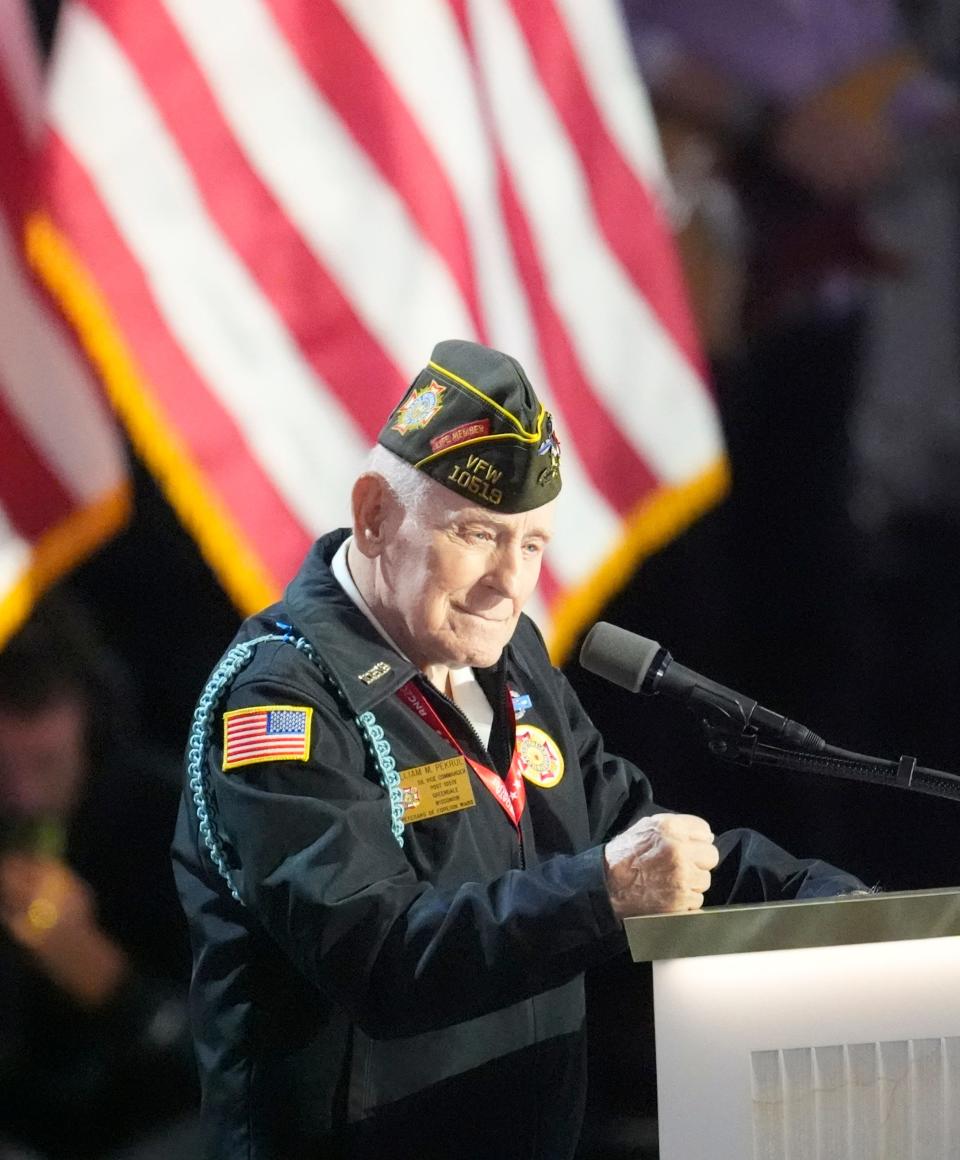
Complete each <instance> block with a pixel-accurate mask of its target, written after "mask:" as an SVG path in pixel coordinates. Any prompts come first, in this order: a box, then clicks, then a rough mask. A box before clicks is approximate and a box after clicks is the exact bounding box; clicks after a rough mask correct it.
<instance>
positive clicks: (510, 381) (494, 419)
mask: <svg viewBox="0 0 960 1160" xmlns="http://www.w3.org/2000/svg"><path fill="white" fill-rule="evenodd" d="M379 442H380V443H382V444H383V446H384V447H386V448H387V449H388V450H389V451H392V452H393V453H394V454H395V455H399V456H400V458H401V459H405V460H406V461H407V462H408V463H412V464H413V466H414V467H416V468H417V469H418V470H419V471H423V472H425V473H426V474H427V475H429V476H430V477H431V478H432V479H435V480H436V481H437V483H442V484H443V486H444V487H448V488H450V490H451V491H454V492H457V494H459V495H462V496H464V497H465V498H466V499H469V500H471V501H472V502H473V503H477V504H480V505H482V506H483V507H488V508H493V509H495V510H496V511H501V512H526V511H531V510H532V509H533V508H538V507H540V506H541V505H542V504H545V503H548V502H549V501H550V500H552V499H554V498H555V496H557V495H558V494H559V492H560V442H559V440H558V439H557V436H556V433H555V432H554V430H553V420H552V419H551V418H550V414H549V412H548V411H546V410H545V409H544V406H543V404H542V403H541V402H540V400H539V399H538V398H537V396H536V394H535V393H534V390H533V387H531V386H530V382H529V380H528V379H527V376H526V375H525V374H524V371H523V367H521V366H520V364H519V363H518V362H517V360H516V359H513V358H510V356H509V355H506V354H501V353H500V351H498V350H491V349H490V348H489V347H486V346H480V345H479V344H478V343H475V342H464V341H462V340H460V339H451V340H448V341H446V342H438V343H437V345H436V346H435V347H434V348H433V354H432V355H431V357H430V361H429V362H428V363H427V365H426V366H425V367H424V369H423V370H422V371H421V372H420V373H419V374H418V375H417V377H416V378H415V379H414V380H413V383H412V384H411V386H410V389H409V390H408V391H407V393H406V394H405V395H404V397H403V399H402V400H401V402H400V404H399V406H398V407H397V408H396V409H395V410H394V412H393V413H392V414H391V416H390V418H389V419H388V420H387V422H386V425H385V426H384V428H383V430H382V431H381V432H380V437H379Z"/></svg>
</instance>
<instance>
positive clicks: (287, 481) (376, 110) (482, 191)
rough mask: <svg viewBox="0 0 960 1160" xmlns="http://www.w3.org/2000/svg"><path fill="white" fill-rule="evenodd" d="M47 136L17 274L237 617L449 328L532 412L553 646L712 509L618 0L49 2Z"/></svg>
mask: <svg viewBox="0 0 960 1160" xmlns="http://www.w3.org/2000/svg"><path fill="white" fill-rule="evenodd" d="M48 123H49V128H50V138H49V146H48V149H47V152H46V165H45V173H44V210H43V212H42V213H39V214H37V215H35V216H34V217H33V218H32V221H31V229H30V238H31V249H32V254H33V258H34V261H35V263H36V266H37V268H38V269H39V270H40V271H41V273H42V276H43V277H44V278H45V280H46V281H47V283H48V285H49V286H50V287H51V289H52V291H53V292H54V293H55V294H56V295H57V297H58V298H59V299H60V301H61V302H62V304H63V307H64V309H65V311H66V313H67V314H68V315H69V316H70V317H71V318H72V320H73V322H74V323H75V325H76V327H77V329H78V331H79V333H80V335H81V336H82V338H83V341H84V343H85V344H86V346H87V348H88V350H89V351H90V352H91V355H92V357H93V360H94V362H95V363H96V365H97V366H98V367H99V369H100V372H101V374H102V376H103V379H104V382H105V384H106V386H107V389H108V390H109V392H110V394H111V396H112V398H113V401H114V403H115V405H116V408H117V410H118V412H119V413H120V415H121V416H122V417H123V418H124V420H125V422H126V424H127V426H128V428H129V431H130V433H131V436H132V438H133V441H134V443H135V445H136V446H137V448H138V450H139V452H140V454H141V455H142V457H143V458H144V460H145V461H146V462H147V463H148V464H150V465H151V466H152V468H153V470H154V472H155V473H156V475H157V476H158V478H159V479H160V481H161V483H162V484H163V486H164V487H165V489H166V492H167V495H168V496H169V498H170V500H171V502H172V503H173V505H174V506H175V508H176V509H177V510H178V512H179V514H180V516H181V518H182V520H183V521H184V523H185V524H186V526H187V527H188V528H189V529H190V530H191V531H192V532H193V534H194V536H195V538H196V539H197V541H198V543H199V545H200V547H201V549H202V551H203V552H204V554H205V556H206V558H207V559H208V561H209V562H210V564H211V565H212V567H213V568H214V569H215V571H216V572H217V573H218V575H219V576H220V577H221V579H222V582H223V584H224V585H225V587H226V588H227V590H228V591H229V592H230V593H231V594H232V596H233V597H234V599H235V601H236V603H237V605H238V606H239V607H240V608H241V610H243V611H250V610H253V609H254V608H257V607H260V606H262V605H264V604H266V603H268V602H269V601H270V600H272V599H274V598H275V597H276V595H277V594H278V592H279V591H281V590H282V588H283V586H284V585H285V583H286V582H287V581H288V580H289V578H290V577H291V575H292V574H293V572H294V571H295V569H296V568H297V566H298V564H299V562H300V560H301V559H302V557H303V555H304V553H305V551H306V549H307V548H308V546H309V544H310V542H311V541H312V540H313V538H314V537H315V536H316V535H317V534H318V533H321V532H323V531H326V530H328V529H330V528H332V527H335V526H337V525H338V524H342V523H344V522H347V521H348V518H349V508H348V495H349V488H350V484H351V482H352V480H353V478H354V477H355V475H356V472H357V469H358V468H359V466H360V464H361V463H362V462H363V459H364V456H365V453H366V450H367V448H368V447H369V446H370V445H371V444H372V442H373V441H374V439H375V437H376V434H377V431H378V430H379V428H380V426H381V424H382V422H383V420H384V418H385V416H386V415H387V413H388V412H389V410H390V409H391V407H392V406H394V405H395V403H396V402H397V401H398V399H399V398H400V397H401V395H402V393H403V391H404V389H405V387H406V385H407V384H408V383H409V381H410V380H411V379H412V378H413V376H414V374H415V373H416V372H417V371H418V370H419V369H420V368H421V367H422V366H423V365H424V364H425V362H426V361H427V359H428V357H429V354H430V351H431V350H432V349H433V346H434V344H435V343H436V342H437V341H438V340H440V339H444V338H466V339H473V340H477V341H480V342H484V343H486V344H488V345H490V346H494V347H496V348H498V349H500V350H504V351H506V352H507V353H509V354H511V355H513V356H515V357H516V358H518V359H519V361H520V362H521V363H522V364H523V366H524V367H525V369H526V371H527V373H528V375H529V376H530V378H531V381H532V382H533V383H534V384H535V386H536V388H537V390H538V393H540V394H541V396H542V397H543V399H544V402H545V404H546V405H547V407H548V408H549V410H550V411H551V412H552V413H553V415H554V417H555V420H556V424H557V430H558V433H559V435H560V438H561V439H562V441H563V448H564V460H563V471H564V480H565V496H564V498H563V499H562V500H561V503H560V505H559V507H560V511H559V527H558V529H557V534H556V536H555V539H554V542H553V543H552V544H551V549H550V553H549V556H548V564H547V567H546V568H545V570H544V575H543V580H542V583H541V588H540V592H539V594H538V601H539V603H538V604H537V605H536V607H535V608H534V609H533V611H534V614H535V615H536V616H537V618H538V619H539V620H540V622H541V624H542V625H543V627H544V629H545V631H546V633H547V637H548V640H549V641H550V642H551V643H552V646H553V651H554V655H555V656H558V657H559V656H561V655H562V654H563V652H564V651H565V650H566V649H567V648H569V646H570V645H571V644H572V643H573V642H574V641H575V639H576V637H577V635H578V633H579V631H580V629H581V628H582V627H583V626H584V624H585V623H587V622H588V621H589V620H590V619H592V618H593V617H594V616H595V614H596V613H597V612H598V611H599V610H600V609H601V608H602V606H603V604H604V603H605V601H606V600H607V599H608V598H609V596H611V595H612V594H613V592H614V591H615V590H616V589H617V588H618V587H619V586H620V585H621V584H622V583H623V582H624V581H625V580H627V579H628V578H629V576H630V575H631V573H632V571H633V569H634V567H635V566H636V564H637V562H638V561H639V560H640V559H641V558H642V557H643V556H644V555H645V554H646V553H648V552H649V551H651V550H653V549H654V548H656V547H658V546H659V545H660V544H662V543H663V542H664V541H665V540H667V539H668V538H670V536H672V535H673V534H675V533H676V532H677V531H678V530H679V529H680V528H682V527H683V526H684V525H685V523H687V522H688V521H689V520H691V519H692V518H693V517H694V516H695V515H696V514H698V513H699V512H700V511H701V510H703V509H704V508H705V507H707V506H708V505H709V504H710V503H712V502H713V501H714V500H715V499H716V498H717V497H718V496H719V495H720V494H721V493H722V491H723V488H724V486H725V481H726V466H725V459H724V456H723V448H722V442H721V436H720V431H719V425H718V421H717V417H716V413H715V409H714V405H713V400H712V398H711V395H710V392H709V390H708V389H707V387H706V386H705V383H704V378H703V369H702V364H701V358H700V353H699V350H698V345H697V340H696V336H695V334H694V330H693V326H692V323H691V317H690V314H689V311H688V309H687V305H686V301H685V297H684V292H683V287H682V284H681V279H680V275H679V270H678V265H677V261H676V258H675V254H674V250H673V246H672V241H671V238H670V234H669V229H668V226H667V223H666V219H665V213H664V200H665V189H666V185H665V179H664V171H663V165H662V158H661V154H660V150H659V146H658V142H657V138H656V133H655V130H654V127H653V122H652V118H651V116H650V110H649V108H648V104H647V100H646V97H645V93H644V90H643V87H642V84H641V81H640V78H639V76H638V74H637V72H636V68H635V63H634V60H633V58H632V55H631V52H630V48H629V44H628V41H627V37H626V33H625V30H624V27H623V22H622V17H621V13H620V11H619V8H618V7H617V5H616V3H615V2H614V0H590V2H589V3H585V2H584V0H404V2H403V3H395V2H391V0H203V2H202V3H197V0H163V2H161V0H67V2H66V4H65V7H64V9H63V11H62V14H61V24H60V29H59V34H58V45H57V51H56V58H55V63H54V68H53V72H52V82H51V86H50V93H49V121H48Z"/></svg>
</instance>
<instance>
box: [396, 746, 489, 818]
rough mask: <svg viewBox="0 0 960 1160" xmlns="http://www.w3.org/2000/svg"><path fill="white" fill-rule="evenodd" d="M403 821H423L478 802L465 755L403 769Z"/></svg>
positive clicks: (401, 787) (401, 778)
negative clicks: (474, 795) (475, 798)
mask: <svg viewBox="0 0 960 1160" xmlns="http://www.w3.org/2000/svg"><path fill="white" fill-rule="evenodd" d="M400 792H401V793H402V795H403V806H404V810H403V821H404V824H406V823H407V822H420V821H423V820H424V819H425V818H438V817H440V816H441V815H442V814H452V813H454V812H455V811H456V810H466V809H469V808H470V807H471V806H473V805H476V802H475V800H474V797H473V787H472V786H471V784H470V773H469V771H468V770H467V763H466V762H465V761H464V759H463V758H462V757H448V758H446V760H444V761H432V762H431V763H430V764H429V765H415V766H413V768H411V769H404V770H401V772H400Z"/></svg>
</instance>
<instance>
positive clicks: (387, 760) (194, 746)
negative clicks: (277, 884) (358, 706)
mask: <svg viewBox="0 0 960 1160" xmlns="http://www.w3.org/2000/svg"><path fill="white" fill-rule="evenodd" d="M269 641H283V642H286V643H287V644H292V645H293V646H294V647H295V648H297V649H299V650H300V652H302V653H303V654H304V656H306V657H307V658H308V660H310V661H311V662H312V664H313V665H314V666H315V667H316V668H317V671H318V672H319V674H320V678H321V680H322V681H323V683H324V684H325V685H326V686H327V688H329V689H330V690H331V691H332V692H333V693H334V694H335V695H336V696H337V698H338V699H342V696H343V694H342V691H341V690H340V687H339V686H338V685H337V683H336V682H335V681H334V679H333V677H331V676H330V674H329V673H328V672H327V670H326V668H324V666H323V663H322V661H321V660H320V658H319V657H318V656H317V654H316V652H315V650H314V648H313V646H312V645H311V644H310V642H309V641H308V640H305V639H304V638H303V637H302V636H301V637H294V636H292V635H291V634H290V633H286V634H284V635H282V636H281V635H278V634H275V633H267V634H265V635H264V636H258V637H256V638H255V639H253V640H247V641H241V642H240V643H239V644H236V645H234V646H233V648H231V649H230V651H229V652H228V653H227V654H226V655H225V656H224V658H223V660H221V662H220V663H219V664H218V665H217V667H216V668H215V669H214V671H213V673H212V674H211V676H210V679H209V680H208V681H207V683H206V685H205V686H204V689H203V692H202V693H201V694H200V699H199V700H198V701H197V707H196V709H194V712H193V723H192V725H191V727H190V738H189V741H188V743H187V773H188V775H189V777H188V782H187V784H188V785H189V787H190V792H191V794H192V796H193V803H194V807H195V809H196V812H197V820H198V823H199V827H200V836H201V837H202V839H203V843H204V845H205V846H206V847H207V850H208V851H209V854H210V860H211V861H212V862H213V864H214V866H216V868H217V872H218V873H219V875H220V877H221V878H223V880H224V881H225V882H226V884H227V886H229V888H230V893H231V895H232V896H233V897H234V898H235V899H236V900H237V902H241V901H242V899H241V898H240V894H239V892H238V890H237V887H236V884H235V883H234V881H233V875H232V874H231V873H230V867H229V866H228V864H227V859H226V856H225V854H224V852H223V844H222V842H221V840H220V833H219V830H218V828H217V808H216V805H215V802H214V798H213V796H212V795H211V793H210V786H209V782H208V778H207V760H206V758H207V751H208V749H209V748H210V738H211V736H212V734H213V722H214V719H215V718H216V714H217V709H218V708H219V706H220V704H221V702H222V701H223V700H224V699H225V698H226V696H227V693H228V692H229V691H230V687H231V686H232V684H233V682H234V681H235V680H236V678H237V676H238V675H239V674H240V673H241V672H242V671H243V670H244V669H245V668H246V667H247V665H248V664H249V663H250V661H251V659H252V658H253V653H254V650H255V648H256V646H257V645H258V644H264V643H266V642H269ZM354 720H355V722H356V725H357V728H358V729H359V730H360V732H361V733H362V735H363V737H364V740H365V741H366V746H367V749H368V751H369V753H370V755H371V756H372V757H373V760H374V762H375V763H376V766H377V768H378V769H379V771H380V782H381V784H382V785H383V788H384V789H385V790H386V791H387V793H388V794H389V796H390V824H391V829H392V830H393V836H394V837H395V838H396V840H397V843H398V844H399V845H400V846H402V845H403V797H402V794H401V792H400V775H399V774H398V773H397V763H396V760H395V759H394V757H393V755H392V753H391V752H390V742H389V741H387V739H386V737H385V736H384V732H383V729H382V728H381V726H380V725H378V724H377V719H376V717H375V716H374V714H373V713H371V712H366V713H362V714H360V715H359V716H358V717H355V718H354Z"/></svg>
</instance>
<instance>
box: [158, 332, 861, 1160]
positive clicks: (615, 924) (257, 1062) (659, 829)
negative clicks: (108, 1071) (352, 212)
mask: <svg viewBox="0 0 960 1160" xmlns="http://www.w3.org/2000/svg"><path fill="white" fill-rule="evenodd" d="M560 464H561V455H560V444H559V441H558V437H557V434H556V432H555V431H554V429H553V424H552V421H551V418H550V415H549V414H548V413H547V412H546V411H545V409H544V407H543V405H542V404H541V403H540V402H539V400H538V399H537V396H536V395H535V393H534V391H533V389H532V387H531V385H530V383H529V382H528V381H527V378H526V375H525V374H524V372H523V370H522V368H521V367H520V366H519V364H518V363H517V362H516V361H515V360H514V359H512V358H509V357H508V356H506V355H504V354H501V353H499V352H497V351H493V350H489V349H487V348H485V347H482V346H478V345H475V344H473V343H469V342H460V341H449V342H441V343H440V344H439V345H438V346H437V347H436V348H435V349H434V351H433V356H432V358H431V360H430V362H429V364H428V365H427V367H426V368H425V369H424V370H423V371H422V372H421V373H420V374H419V375H418V376H417V378H416V379H415V380H414V383H413V385H412V386H411V388H410V389H409V391H408V392H407V394H406V395H405V396H404V398H403V399H402V400H401V402H400V403H399V405H398V406H397V408H396V409H395V410H394V411H393V413H392V414H391V415H390V417H389V419H388V420H387V422H386V425H385V426H384V428H383V431H382V432H381V435H380V439H379V445H378V446H377V447H376V448H375V449H374V451H373V452H372V454H371V457H370V460H369V463H368V465H367V469H366V470H365V471H364V472H363V474H362V475H361V476H360V478H359V479H358V480H357V482H356V484H355V486H354V489H353V529H352V534H351V533H350V532H348V531H347V530H341V531H337V532H333V533H332V534H330V535H327V536H324V537H323V538H322V539H321V540H319V541H318V543H317V544H316V545H315V546H314V548H313V549H312V551H311V553H310V554H309V556H308V557H307V559H306V561H305V563H304V565H303V567H302V569H301V571H300V573H299V574H298V576H297V577H296V579H295V580H294V581H293V582H292V584H291V585H290V587H289V588H288V589H287V592H286V595H285V597H284V599H283V601H282V602H281V603H279V604H277V605H275V606H273V607H271V608H268V609H267V610H266V611H264V612H263V613H262V614H260V615H258V616H255V617H252V618H251V619H250V620H249V621H248V622H247V623H246V624H245V625H244V627H243V628H242V630H241V632H240V634H239V636H238V638H237V641H236V642H235V644H234V646H233V648H232V649H231V650H230V651H229V652H228V653H227V654H226V656H225V659H224V661H223V662H222V664H221V665H220V666H219V667H218V669H217V670H216V672H215V673H214V675H213V677H212V678H211V681H210V683H209V684H208V686H207V688H206V690H205V691H204V695H203V697H202V698H201V701H200V705H199V707H198V712H197V718H196V724H195V727H194V731H193V735H192V737H191V742H190V748H189V760H188V779H189V785H188V789H187V792H186V793H185V795H184V804H183V809H182V811H181V816H180V822H179V826H178V832H177V837H176V840H175V845H174V858H175V864H176V872H177V879H178V883H179V888H180V892H181V896H182V899H183V904H184V907H185V909H186V912H187V915H188V917H189V920H190V923H191V927H192V933H193V942H194V948H195V968H194V977H193V992H192V1005H193V1019H194V1030H195V1036H196V1041H197V1051H198V1058H199V1063H200V1071H201V1078H202V1081H203V1087H204V1109H203V1110H204V1116H205V1119H206V1124H207V1130H208V1133H209V1139H210V1144H209V1155H210V1156H211V1157H217V1158H231V1160H232V1158H234V1157H243V1158H244V1160H267V1158H269V1160H298V1158H300V1157H304V1158H306V1157H310V1158H319V1157H324V1158H330V1157H363V1158H364V1160H371V1158H376V1157H391V1158H404V1157H411V1158H412V1157H416V1158H417V1160H428V1158H430V1157H438V1158H439V1157H444V1158H449V1160H454V1158H455V1160H465V1158H477V1160H479V1158H481V1157H482V1158H483V1160H509V1158H512V1157H517V1158H519V1157H524V1158H527V1160H531V1158H544V1160H547V1158H548V1160H561V1158H563V1157H569V1156H572V1155H573V1153H574V1150H575V1147H576V1142H577V1135H578V1130H579V1124H580V1118H581V1114H582V1104H583V1096H584V1052H583V1048H584V1044H583V1020H584V1001H583V985H582V974H583V971H584V970H585V969H586V968H587V967H589V966H590V965H591V964H594V963H597V962H599V961H600V960H602V959H604V958H605V957H607V956H609V955H610V954H612V953H614V952H616V951H618V950H622V949H623V946H624V935H623V929H622V923H621V920H622V919H623V918H624V917H625V916H627V915H634V914H646V913H654V912H665V911H674V910H692V909H695V908H697V907H699V906H701V905H702V903H703V896H704V892H705V891H706V890H707V888H708V886H709V884H710V878H711V870H713V868H714V867H715V865H716V864H717V860H718V850H717V846H716V845H715V844H714V841H713V835H712V833H711V832H710V829H709V827H708V825H707V823H706V822H704V821H702V820H701V819H699V818H696V817H692V816H684V815H678V814H664V813H662V812H658V810H657V808H656V807H655V806H654V805H653V802H652V796H651V789H650V784H649V782H648V781H647V779H646V777H645V776H644V775H643V774H642V773H641V772H640V770H638V769H636V768H635V767H634V766H633V765H631V764H630V763H629V762H628V761H625V760H623V759H621V758H617V757H613V756H610V755H608V754H607V753H605V752H604V747H603V741H602V738H601V737H600V736H599V735H598V733H597V731H596V729H595V728H594V727H593V726H592V724H591V722H590V720H589V718H588V717H587V715H586V713H585V712H584V710H583V709H582V708H581V706H580V704H579V703H578V701H577V698H576V696H575V695H574V693H573V691H572V689H571V688H570V686H569V684H568V683H567V682H566V680H565V679H564V677H563V676H562V675H561V674H560V673H559V672H558V671H557V670H556V669H555V668H554V667H553V666H552V665H551V663H550V661H549V659H548V657H547V654H546V651H545V649H544V645H543V641H542V639H541V637H540V634H539V632H538V631H537V628H536V626H535V625H534V624H533V623H532V622H531V621H530V620H529V619H528V618H527V617H525V616H524V615H523V612H522V610H523V606H524V603H525V602H526V601H527V600H528V598H529V597H530V594H531V593H532V592H533V590H534V587H535V585H536V583H537V577H538V575H539V572H540V566H541V562H542V560H543V554H544V551H545V550H546V548H547V544H548V541H549V539H550V532H551V525H552V522H553V512H554V506H555V504H556V502H557V496H558V494H559V492H560V484H561V479H560V470H561V468H560ZM754 838H756V839H757V841H754V840H753V839H754ZM721 845H723V846H724V848H726V847H733V846H736V847H737V849H738V851H739V853H740V855H741V858H740V863H739V865H738V868H737V870H736V872H735V874H734V875H733V877H732V878H731V880H734V879H735V880H737V881H740V882H743V881H745V880H747V879H751V880H754V881H763V882H764V883H765V886H766V889H768V890H769V889H771V888H779V887H781V886H783V887H784V888H786V889H788V891H789V892H791V893H797V892H798V891H799V892H802V891H804V890H810V889H811V882H814V886H813V887H812V889H814V890H815V891H816V892H818V893H823V892H828V891H834V892H836V891H843V890H845V889H853V888H855V887H857V886H858V885H859V883H857V882H856V881H855V880H853V879H849V878H847V877H846V876H844V875H842V874H841V873H840V872H838V871H833V870H832V868H829V867H826V868H825V867H823V864H819V863H800V862H797V861H795V860H793V859H791V858H790V857H789V856H788V855H785V854H784V853H783V852H782V851H779V850H777V849H776V848H775V847H772V846H770V845H769V844H767V843H765V842H764V840H762V839H759V836H756V835H754V836H752V838H751V839H750V840H745V839H744V838H743V837H742V835H741V836H739V837H736V838H733V839H728V840H726V842H725V843H721ZM745 851H747V853H746V854H745V853H744V852H745ZM751 858H753V859H754V860H755V861H756V860H757V859H758V858H759V860H760V861H761V862H762V863H763V865H762V866H760V867H759V868H758V869H757V872H756V874H754V873H753V872H752V871H751V870H750V868H749V864H750V861H751ZM744 867H747V868H746V869H745V868H744ZM814 880H815V881H814ZM787 884H789V885H787ZM724 900H725V898H722V899H719V901H724Z"/></svg>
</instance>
